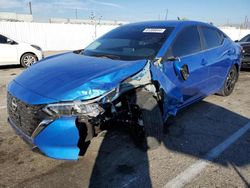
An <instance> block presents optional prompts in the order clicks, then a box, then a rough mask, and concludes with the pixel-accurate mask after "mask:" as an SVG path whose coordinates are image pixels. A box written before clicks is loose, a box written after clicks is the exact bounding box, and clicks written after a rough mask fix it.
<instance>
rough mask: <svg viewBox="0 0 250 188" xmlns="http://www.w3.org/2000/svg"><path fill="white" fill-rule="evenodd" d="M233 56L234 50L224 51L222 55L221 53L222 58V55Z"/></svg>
mask: <svg viewBox="0 0 250 188" xmlns="http://www.w3.org/2000/svg"><path fill="white" fill-rule="evenodd" d="M234 54H235V49H229V50H226V51H225V52H224V53H223V56H224V55H234Z"/></svg>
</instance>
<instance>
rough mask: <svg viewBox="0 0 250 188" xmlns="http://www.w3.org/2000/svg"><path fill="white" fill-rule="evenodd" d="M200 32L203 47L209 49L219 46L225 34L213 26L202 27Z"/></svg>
mask: <svg viewBox="0 0 250 188" xmlns="http://www.w3.org/2000/svg"><path fill="white" fill-rule="evenodd" d="M201 32H202V35H203V40H204V48H205V49H210V48H215V47H217V46H220V45H221V44H222V43H223V40H224V38H225V36H224V35H223V34H222V33H219V32H218V31H217V30H216V29H214V28H209V27H202V28H201Z"/></svg>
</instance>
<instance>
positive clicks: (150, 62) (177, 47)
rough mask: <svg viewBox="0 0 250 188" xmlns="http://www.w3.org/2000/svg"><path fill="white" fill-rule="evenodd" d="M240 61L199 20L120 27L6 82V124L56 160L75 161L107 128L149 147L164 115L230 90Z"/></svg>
mask: <svg viewBox="0 0 250 188" xmlns="http://www.w3.org/2000/svg"><path fill="white" fill-rule="evenodd" d="M240 58H241V47H240V46H239V45H238V44H236V43H234V42H233V41H232V40H231V39H230V38H229V37H228V36H226V35H225V34H224V33H223V32H222V31H220V30H219V29H218V28H216V27H214V26H212V25H209V24H206V23H201V22H194V21H152V22H141V23H132V24H128V25H124V26H121V27H118V28H116V29H114V30H112V31H110V32H109V33H107V34H105V35H104V36H102V37H100V38H99V39H97V40H96V41H94V42H93V43H91V44H90V45H89V46H88V47H86V48H85V49H84V50H77V51H73V52H68V53H64V54H60V55H55V56H51V57H48V58H45V59H43V60H41V61H40V62H38V63H36V64H35V65H33V66H31V67H30V68H28V69H27V70H25V71H24V72H23V73H21V74H20V75H19V76H17V77H16V78H15V79H14V80H13V81H12V82H11V83H10V84H9V85H8V94H7V104H8V113H9V118H8V121H9V123H10V125H11V126H12V127H13V128H14V129H15V130H16V132H17V133H18V134H19V135H20V136H21V137H22V138H23V139H24V140H26V141H27V142H28V143H29V144H30V145H31V146H33V147H36V148H38V149H39V151H41V153H43V154H45V155H46V156H49V157H52V158H56V159H68V160H76V159H78V156H79V154H81V153H83V150H84V149H86V146H87V145H88V143H89V142H90V140H91V139H92V138H93V137H94V136H96V135H97V134H98V133H99V132H100V131H102V130H103V129H105V128H106V127H108V126H110V125H112V124H115V125H122V126H129V127H131V129H132V130H133V131H132V132H133V134H132V135H133V138H134V139H135V140H136V141H138V140H139V141H138V143H140V144H139V146H140V147H143V148H147V149H152V148H155V147H157V146H158V145H159V144H160V142H161V137H162V129H163V125H164V123H165V122H166V121H167V119H168V117H170V116H175V115H176V113H177V112H178V111H179V110H180V109H182V108H183V107H185V106H188V105H190V104H192V103H194V102H196V101H199V100H201V99H203V98H204V97H206V96H208V95H211V94H215V93H217V94H220V95H222V96H228V95H230V94H231V93H232V92H233V89H234V86H235V83H236V81H237V78H238V75H239V70H240V66H241V64H240V62H241V59H240ZM104 125H105V126H104Z"/></svg>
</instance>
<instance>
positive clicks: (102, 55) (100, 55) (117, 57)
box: [94, 54, 121, 59]
mask: <svg viewBox="0 0 250 188" xmlns="http://www.w3.org/2000/svg"><path fill="white" fill-rule="evenodd" d="M94 56H95V57H106V58H109V59H121V58H120V57H119V56H117V55H112V54H95V55H94Z"/></svg>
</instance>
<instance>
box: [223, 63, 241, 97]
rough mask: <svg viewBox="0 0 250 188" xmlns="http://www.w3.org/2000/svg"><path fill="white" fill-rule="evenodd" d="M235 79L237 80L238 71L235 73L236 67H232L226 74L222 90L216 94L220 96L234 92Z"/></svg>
mask: <svg viewBox="0 0 250 188" xmlns="http://www.w3.org/2000/svg"><path fill="white" fill-rule="evenodd" d="M237 78H238V71H237V68H236V66H235V65H233V66H232V68H231V69H230V71H229V72H228V74H227V77H226V80H225V82H224V85H223V87H222V89H221V90H220V92H219V93H218V94H219V95H222V96H228V95H230V94H231V93H232V92H233V90H234V86H235V83H236V81H237Z"/></svg>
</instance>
